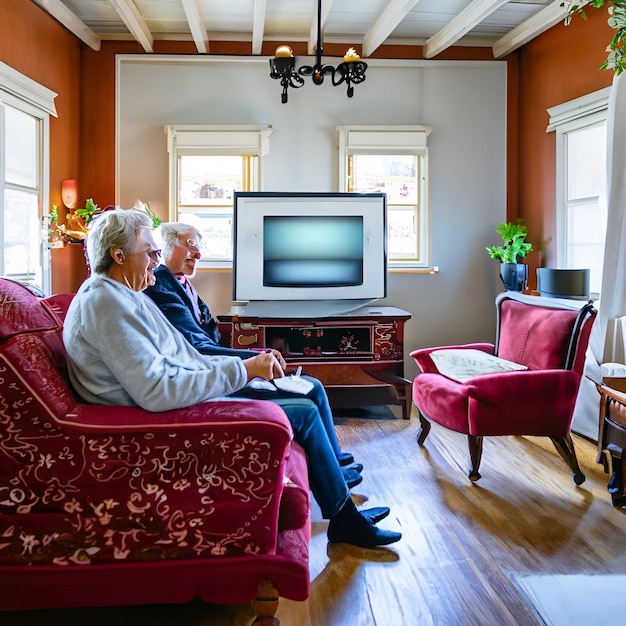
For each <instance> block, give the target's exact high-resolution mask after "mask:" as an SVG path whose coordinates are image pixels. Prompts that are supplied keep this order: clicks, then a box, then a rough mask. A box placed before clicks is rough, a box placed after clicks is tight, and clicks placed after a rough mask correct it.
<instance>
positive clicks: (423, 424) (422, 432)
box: [417, 411, 430, 446]
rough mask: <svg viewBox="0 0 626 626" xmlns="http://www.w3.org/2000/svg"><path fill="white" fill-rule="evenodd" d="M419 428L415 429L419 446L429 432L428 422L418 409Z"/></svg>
mask: <svg viewBox="0 0 626 626" xmlns="http://www.w3.org/2000/svg"><path fill="white" fill-rule="evenodd" d="M419 419H420V429H419V430H418V431H417V445H418V446H421V445H423V444H424V441H426V437H428V433H429V432H430V422H429V421H428V420H427V419H426V418H425V417H424V416H423V415H422V412H421V411H419Z"/></svg>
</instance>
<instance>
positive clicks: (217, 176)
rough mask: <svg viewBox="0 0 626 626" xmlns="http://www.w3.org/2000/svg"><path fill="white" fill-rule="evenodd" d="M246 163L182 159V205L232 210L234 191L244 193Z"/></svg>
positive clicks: (199, 157)
mask: <svg viewBox="0 0 626 626" xmlns="http://www.w3.org/2000/svg"><path fill="white" fill-rule="evenodd" d="M243 160H244V157H241V156H207V155H193V156H181V157H180V185H179V200H178V202H179V204H183V205H185V204H187V205H189V204H195V205H206V204H230V205H231V206H232V203H233V191H243V184H244V182H243V177H244V175H243V172H244V164H243Z"/></svg>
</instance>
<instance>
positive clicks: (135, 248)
mask: <svg viewBox="0 0 626 626" xmlns="http://www.w3.org/2000/svg"><path fill="white" fill-rule="evenodd" d="M151 225H152V224H151V220H150V219H149V217H148V216H147V215H146V214H145V213H144V212H143V211H139V210H134V209H129V210H123V209H114V210H112V211H107V212H105V213H103V214H102V215H101V216H99V217H98V218H96V219H95V220H93V222H92V223H91V224H90V228H89V233H88V235H87V256H88V258H89V263H90V265H91V269H92V276H91V277H90V278H88V279H87V280H86V281H85V282H84V283H83V285H82V286H81V287H80V289H79V290H78V293H77V294H76V296H75V298H74V299H73V301H72V304H71V306H70V308H69V310H68V313H67V317H66V321H65V327H64V330H63V341H64V343H65V347H66V350H67V356H68V369H69V375H70V379H71V381H72V383H73V385H74V388H75V389H76V391H77V392H78V393H79V394H80V396H82V398H84V399H85V400H86V401H88V402H92V403H94V404H113V405H125V406H140V407H142V408H143V409H146V410H148V411H165V410H169V409H175V408H181V407H186V406H190V405H193V404H196V403H198V402H204V401H206V400H211V399H215V398H220V397H223V396H228V395H231V394H233V393H235V392H237V391H239V390H240V389H242V388H243V387H244V386H245V385H246V383H247V382H248V381H250V380H253V379H255V378H261V379H264V380H272V379H274V378H276V377H282V376H283V370H282V368H281V365H280V363H279V361H278V360H277V359H276V357H275V356H274V354H272V353H271V352H262V353H259V354H256V355H255V356H253V357H251V358H249V359H240V358H238V357H232V356H221V355H203V354H200V353H199V352H198V351H197V350H196V349H195V348H193V347H192V346H191V344H189V342H187V340H186V339H185V338H184V337H183V336H182V335H181V334H180V333H179V332H178V331H177V330H176V329H175V328H174V327H173V326H172V325H171V324H170V323H169V322H168V320H167V318H165V317H164V316H163V314H162V313H161V311H160V310H159V308H158V307H157V306H156V305H155V304H154V302H152V300H150V299H149V298H147V297H146V296H145V294H143V293H142V292H143V290H144V289H145V288H146V287H147V286H148V285H151V284H153V283H154V269H155V267H156V266H157V264H158V259H159V254H160V251H159V250H157V247H156V244H155V242H154V239H153V237H152V232H151V229H150V228H151ZM283 409H284V411H285V413H286V414H287V415H288V417H289V420H290V422H291V424H292V427H293V430H294V437H295V440H296V441H297V442H298V443H299V444H300V445H301V446H302V447H303V448H304V450H305V452H306V454H307V456H308V460H309V479H310V483H311V490H312V492H313V495H314V497H315V499H316V500H317V502H318V504H319V506H320V509H321V511H322V514H323V515H324V517H325V518H327V519H329V520H330V523H329V525H328V539H329V541H331V542H347V543H351V544H354V545H359V546H363V547H374V546H379V545H387V544H390V543H393V542H395V541H398V540H399V539H400V538H401V537H402V535H401V534H400V533H397V532H393V531H387V530H382V529H380V528H377V527H376V526H375V524H374V522H373V521H372V518H374V519H376V518H380V515H373V514H372V512H370V513H369V515H368V512H366V511H358V510H357V509H356V507H355V505H354V503H353V501H352V498H351V497H350V491H349V490H348V486H347V485H346V482H345V480H344V478H343V475H342V473H341V469H340V467H339V463H338V462H337V457H336V456H335V454H334V452H333V449H332V447H331V445H330V443H329V440H328V436H327V434H326V431H325V429H324V426H323V424H322V420H321V418H320V414H319V412H318V411H317V408H316V407H315V405H314V404H313V403H312V402H308V401H304V400H303V399H301V398H296V399H294V400H293V401H292V402H291V403H289V404H288V405H284V406H283ZM385 512H387V511H385Z"/></svg>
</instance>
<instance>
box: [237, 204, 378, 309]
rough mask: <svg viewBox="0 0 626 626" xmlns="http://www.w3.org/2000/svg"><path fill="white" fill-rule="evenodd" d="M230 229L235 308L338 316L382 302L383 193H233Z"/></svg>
mask: <svg viewBox="0 0 626 626" xmlns="http://www.w3.org/2000/svg"><path fill="white" fill-rule="evenodd" d="M233 229H234V233H233V300H234V301H235V302H240V303H243V302H245V303H264V304H265V305H267V304H268V303H272V302H276V303H282V304H284V303H292V304H293V303H301V304H302V306H298V305H293V306H291V307H290V310H291V311H292V312H295V309H297V308H299V309H301V310H302V311H307V310H308V311H313V309H312V308H311V307H312V303H318V304H320V303H326V306H321V304H320V306H317V307H316V308H315V310H316V311H317V310H319V311H323V310H333V311H337V310H339V309H342V308H343V309H345V310H351V309H354V308H356V307H357V306H358V305H359V304H365V303H368V302H371V301H373V300H377V299H379V298H384V297H385V296H386V295H387V197H386V195H385V194H384V193H370V194H359V193H313V192H312V193H295V192H294V193H289V192H285V193H276V192H235V196H234V210H233ZM331 302H332V303H333V306H329V303H331ZM305 304H306V306H304V305H305ZM246 308H247V309H248V311H250V310H252V307H248V306H246ZM265 308H266V309H267V306H266V307H265ZM270 308H271V307H270Z"/></svg>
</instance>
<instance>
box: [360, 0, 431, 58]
mask: <svg viewBox="0 0 626 626" xmlns="http://www.w3.org/2000/svg"><path fill="white" fill-rule="evenodd" d="M418 2H419V0H391V2H390V3H389V4H388V5H387V7H386V8H385V10H384V11H383V12H382V14H381V16H380V17H379V18H378V19H377V20H376V21H375V22H374V24H373V25H372V27H371V28H370V29H369V31H367V33H365V37H363V53H362V56H364V57H368V56H370V55H371V54H372V52H374V50H376V48H378V46H380V44H382V43H383V41H385V39H387V37H389V35H391V33H392V32H393V31H394V29H395V27H396V26H397V25H398V24H399V23H400V22H401V21H402V20H403V19H404V18H405V17H406V16H407V14H408V13H409V11H410V10H411V9H412V8H413V7H414V6H415V5H416V4H417V3H418Z"/></svg>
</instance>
